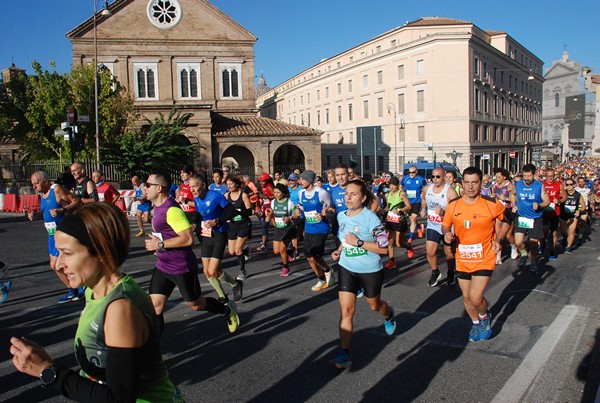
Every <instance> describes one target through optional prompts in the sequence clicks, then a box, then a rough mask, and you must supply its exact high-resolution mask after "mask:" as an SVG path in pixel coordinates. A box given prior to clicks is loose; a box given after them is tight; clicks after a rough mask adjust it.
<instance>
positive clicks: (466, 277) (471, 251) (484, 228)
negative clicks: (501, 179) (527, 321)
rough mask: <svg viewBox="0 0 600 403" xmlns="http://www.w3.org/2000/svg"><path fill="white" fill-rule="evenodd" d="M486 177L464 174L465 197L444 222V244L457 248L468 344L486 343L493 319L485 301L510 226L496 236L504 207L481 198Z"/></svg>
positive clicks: (477, 172) (451, 205) (476, 172)
mask: <svg viewBox="0 0 600 403" xmlns="http://www.w3.org/2000/svg"><path fill="white" fill-rule="evenodd" d="M482 178H483V173H482V172H481V170H480V169H479V168H477V167H468V168H466V169H465V170H464V171H463V186H464V193H463V195H462V197H460V198H457V199H454V200H452V201H451V202H450V203H449V204H448V207H447V208H446V214H444V220H443V221H442V233H443V235H444V244H445V245H449V244H452V243H454V244H455V245H456V250H457V253H456V277H457V278H458V285H459V286H460V290H461V292H462V296H463V303H464V306H465V310H466V311H467V314H468V315H469V317H470V318H471V321H472V325H471V330H470V331H469V337H468V340H469V341H479V340H487V339H488V338H489V337H490V336H491V334H492V325H491V321H492V317H491V314H490V312H489V311H488V302H487V300H486V299H485V297H484V293H485V289H486V288H487V286H488V284H489V282H490V278H491V276H492V273H493V271H494V269H495V267H496V253H498V251H499V250H500V247H501V245H500V241H501V240H502V238H504V235H505V231H507V230H508V225H503V226H502V227H501V232H500V233H496V230H495V228H496V227H495V225H496V219H500V220H503V219H504V205H503V204H502V203H500V201H498V200H496V199H493V198H490V197H488V196H482V195H481V181H482Z"/></svg>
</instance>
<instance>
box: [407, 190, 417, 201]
mask: <svg viewBox="0 0 600 403" xmlns="http://www.w3.org/2000/svg"><path fill="white" fill-rule="evenodd" d="M406 196H407V197H408V198H409V199H416V197H417V191H416V190H407V191H406Z"/></svg>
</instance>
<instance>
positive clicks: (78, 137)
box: [73, 126, 85, 151]
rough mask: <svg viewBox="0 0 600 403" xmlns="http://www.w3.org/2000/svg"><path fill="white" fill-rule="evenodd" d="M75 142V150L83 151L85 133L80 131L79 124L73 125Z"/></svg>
mask: <svg viewBox="0 0 600 403" xmlns="http://www.w3.org/2000/svg"><path fill="white" fill-rule="evenodd" d="M73 143H74V147H75V151H81V150H83V149H84V148H85V137H84V135H83V133H79V130H78V129H77V126H73Z"/></svg>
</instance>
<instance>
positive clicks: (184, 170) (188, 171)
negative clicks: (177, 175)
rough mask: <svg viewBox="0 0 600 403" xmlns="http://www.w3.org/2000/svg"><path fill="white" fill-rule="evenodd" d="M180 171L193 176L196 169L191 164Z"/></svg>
mask: <svg viewBox="0 0 600 403" xmlns="http://www.w3.org/2000/svg"><path fill="white" fill-rule="evenodd" d="M180 171H181V172H185V173H186V174H190V175H191V174H193V173H194V167H193V166H192V165H190V164H185V165H184V166H182V167H181V170H180Z"/></svg>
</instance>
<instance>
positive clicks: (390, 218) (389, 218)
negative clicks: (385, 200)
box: [386, 211, 400, 222]
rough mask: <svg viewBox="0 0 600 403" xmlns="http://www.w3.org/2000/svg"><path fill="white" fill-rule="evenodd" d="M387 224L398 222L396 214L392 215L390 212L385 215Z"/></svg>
mask: <svg viewBox="0 0 600 403" xmlns="http://www.w3.org/2000/svg"><path fill="white" fill-rule="evenodd" d="M386 220H387V222H400V216H399V215H398V214H394V213H392V212H391V211H389V212H388V213H387V219H386Z"/></svg>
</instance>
